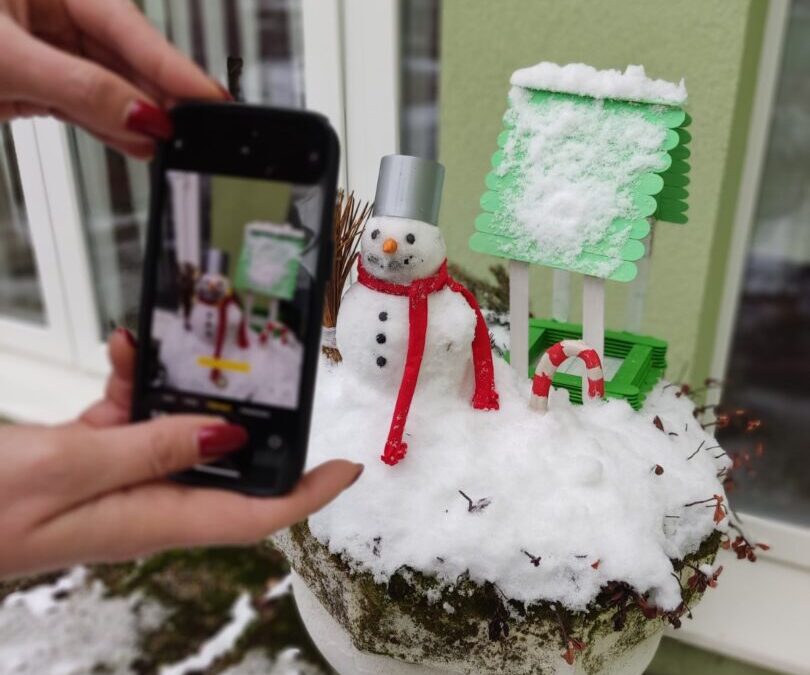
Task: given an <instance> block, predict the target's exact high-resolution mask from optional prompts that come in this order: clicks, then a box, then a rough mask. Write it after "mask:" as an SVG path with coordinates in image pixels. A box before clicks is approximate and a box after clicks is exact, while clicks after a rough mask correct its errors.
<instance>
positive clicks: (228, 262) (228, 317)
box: [150, 171, 323, 410]
mask: <svg viewBox="0 0 810 675" xmlns="http://www.w3.org/2000/svg"><path fill="white" fill-rule="evenodd" d="M322 205H323V203H322V199H321V196H320V190H319V189H318V188H317V187H313V186H298V185H292V184H288V183H281V182H276V181H268V180H256V179H252V178H235V177H231V176H219V175H205V174H199V173H192V172H186V171H169V172H167V175H166V198H165V208H164V213H163V219H162V227H161V236H160V254H159V263H158V271H157V284H156V297H155V305H154V311H153V313H152V355H153V358H152V363H151V373H150V383H151V386H152V388H153V389H155V390H157V391H162V392H166V391H176V392H181V393H182V392H187V393H190V394H195V395H198V396H201V397H213V398H223V399H230V400H233V401H238V402H240V403H241V402H251V403H252V404H254V405H259V406H266V407H273V408H282V409H288V410H294V409H295V408H296V407H297V406H298V400H299V395H300V384H301V372H302V366H303V358H304V342H305V340H306V335H307V330H308V329H309V326H308V325H307V320H308V317H307V307H308V305H309V301H310V297H309V294H310V293H311V292H312V287H313V279H314V275H315V270H316V267H317V265H316V263H317V251H318V240H319V238H320V236H321V232H320V231H319V229H318V228H319V226H320V216H321V209H322Z"/></svg>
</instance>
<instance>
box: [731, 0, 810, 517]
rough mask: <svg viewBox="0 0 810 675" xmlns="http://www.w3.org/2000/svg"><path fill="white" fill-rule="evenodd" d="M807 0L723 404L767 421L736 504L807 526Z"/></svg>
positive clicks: (796, 10) (798, 15) (799, 4)
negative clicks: (760, 451)
mask: <svg viewBox="0 0 810 675" xmlns="http://www.w3.org/2000/svg"><path fill="white" fill-rule="evenodd" d="M808 63H810V0H794V2H793V3H792V10H791V15H790V23H789V26H788V31H787V37H786V42H785V46H784V61H783V63H782V70H781V75H780V80H779V85H778V93H777V99H776V105H775V108H774V112H773V119H772V121H771V130H770V138H769V142H768V149H767V155H766V159H765V166H764V171H763V178H762V184H761V186H760V194H759V202H758V207H757V213H756V218H755V223H754V231H753V235H752V238H751V243H750V245H749V250H748V257H747V261H746V268H745V275H744V281H743V288H742V296H741V299H740V306H739V309H738V315H737V324H736V327H735V331H734V337H733V342H732V348H731V355H730V362H729V367H728V373H727V383H726V387H725V400H726V402H727V403H728V404H729V406H730V407H731V408H732V409H737V408H740V409H743V408H744V409H748V410H750V411H751V414H753V415H754V416H757V417H761V418H762V420H763V427H762V428H761V429H760V430H759V431H758V433H759V435H760V436H761V440H762V441H763V443H764V448H763V450H764V453H763V456H762V457H761V458H758V457H757V456H756V455H757V452H756V441H755V439H754V438H753V437H752V436H751V434H744V433H742V432H733V431H731V430H728V431H726V432H724V433H725V434H727V435H730V436H732V437H733V438H732V443H731V445H732V447H736V448H737V449H740V450H746V449H748V450H749V451H751V456H752V465H751V467H750V469H746V468H745V467H743V468H741V469H740V470H739V471H737V472H736V474H738V476H737V477H736V478H737V480H736V482H737V483H739V484H741V485H740V486H739V487H740V489H738V490H735V491H734V499H735V502H734V503H735V506H736V507H737V508H741V509H746V510H749V511H752V512H755V513H759V514H762V515H766V516H772V517H779V518H785V519H788V520H793V521H795V522H798V523H802V524H804V525H808V524H810V471H808V469H807V466H808V463H807V457H808V453H807V450H808V448H807V444H808V440H807V439H808V438H810V415H808V411H810V79H808V77H807V64H808Z"/></svg>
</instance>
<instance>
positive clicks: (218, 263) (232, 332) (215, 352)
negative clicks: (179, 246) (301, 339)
mask: <svg viewBox="0 0 810 675" xmlns="http://www.w3.org/2000/svg"><path fill="white" fill-rule="evenodd" d="M227 266H228V257H227V254H226V253H225V252H223V251H220V250H218V249H209V251H208V254H207V259H206V266H205V273H204V274H203V275H202V276H201V277H200V278H199V280H197V282H196V285H195V288H194V298H193V302H192V305H191V309H190V311H189V312H188V314H187V318H185V319H184V320H182V321H177V322H176V323H175V324H174V325H173V326H172V328H171V330H170V331H169V332H168V333H167V334H166V335H164V336H163V338H162V339H161V346H160V360H161V362H162V363H163V365H164V367H165V369H166V380H167V382H166V383H167V384H168V385H170V386H173V387H176V388H178V389H183V390H186V391H194V392H199V393H201V394H211V395H216V396H229V397H234V398H246V397H247V396H249V395H250V394H251V393H252V391H253V389H254V388H255V386H254V385H253V384H252V382H251V378H250V377H249V372H250V367H251V366H250V358H249V356H250V354H249V353H250V342H249V339H248V330H247V324H246V321H245V317H244V313H243V312H242V309H241V306H240V303H239V300H238V298H237V296H236V295H235V293H234V292H233V289H232V288H231V283H230V281H229V280H228V277H227V276H226V275H225V272H226V270H227ZM225 362H230V363H235V364H241V366H240V367H241V370H240V369H239V368H237V369H229V370H228V371H227V372H224V371H223V368H222V367H221V364H223V363H225Z"/></svg>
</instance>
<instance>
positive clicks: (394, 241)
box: [336, 217, 476, 394]
mask: <svg viewBox="0 0 810 675" xmlns="http://www.w3.org/2000/svg"><path fill="white" fill-rule="evenodd" d="M361 256H362V261H363V266H364V268H365V269H366V270H367V271H368V272H369V274H370V275H372V276H374V277H376V278H378V279H380V280H381V281H385V282H393V283H396V284H400V285H407V284H410V283H412V282H413V281H414V280H416V279H423V278H427V277H430V276H432V275H433V274H435V273H436V272H437V271H438V269H439V267H440V266H441V264H442V263H443V262H444V259H445V256H446V246H445V244H444V240H443V239H442V236H441V233H440V232H439V229H438V228H437V227H436V226H434V225H429V224H427V223H423V222H421V221H417V220H411V219H408V218H395V217H375V218H372V219H371V220H370V221H369V223H368V225H367V226H366V229H365V233H364V234H363V238H362V242H361ZM475 323H476V315H475V312H474V310H473V309H472V308H471V307H470V305H469V303H468V302H467V300H466V299H465V298H464V297H463V296H462V295H461V294H459V293H455V292H453V291H452V290H450V289H449V288H447V287H445V288H443V289H441V290H438V291H436V292H434V293H431V294H430V295H428V323H427V331H426V333H425V350H424V355H423V357H422V363H421V367H420V370H419V381H418V386H419V388H420V389H424V388H425V387H433V386H435V387H439V388H441V389H442V390H444V391H461V390H463V389H469V390H470V391H469V392H466V393H467V394H468V393H470V392H471V391H472V378H471V377H470V376H469V375H470V373H471V367H472V361H471V356H470V346H471V344H472V341H473V337H474V333H475ZM409 326H410V321H409V300H408V297H407V296H405V295H392V294H388V293H384V292H381V291H378V290H374V289H372V288H368V287H367V286H364V285H362V284H360V283H355V284H353V285H352V287H351V288H350V289H349V291H348V292H347V293H346V295H345V297H344V298H343V300H342V301H341V305H340V313H339V314H338V319H337V327H336V340H337V346H338V349H339V350H340V353H341V355H342V357H343V361H344V363H345V365H346V367H348V368H351V369H352V370H353V371H354V372H355V373H356V374H357V375H359V376H361V377H362V378H363V379H364V380H365V381H367V382H368V383H371V384H373V385H374V386H376V387H379V388H381V389H383V390H386V391H390V392H393V393H394V394H396V392H397V390H398V388H399V385H400V382H401V380H402V373H403V369H404V367H405V357H406V354H407V351H408V337H409Z"/></svg>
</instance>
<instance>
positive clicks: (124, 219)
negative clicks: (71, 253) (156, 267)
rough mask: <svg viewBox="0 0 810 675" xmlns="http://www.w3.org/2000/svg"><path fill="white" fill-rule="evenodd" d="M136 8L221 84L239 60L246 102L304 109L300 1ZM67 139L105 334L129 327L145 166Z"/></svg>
mask: <svg viewBox="0 0 810 675" xmlns="http://www.w3.org/2000/svg"><path fill="white" fill-rule="evenodd" d="M143 6H144V7H145V10H146V12H147V15H148V16H149V18H150V20H152V21H153V22H154V23H155V24H156V25H157V26H158V27H159V28H161V30H164V31H165V32H166V34H167V36H168V37H169V38H170V39H171V40H172V41H173V42H174V43H175V44H176V45H177V46H178V47H179V48H180V49H181V50H182V51H184V52H185V53H186V54H188V55H189V56H190V57H192V58H193V59H194V60H195V61H197V62H198V63H199V64H200V65H201V66H203V67H204V68H205V69H206V70H207V71H208V72H209V73H210V74H211V75H212V76H213V77H216V78H217V79H218V80H219V81H221V82H224V81H225V71H226V58H227V56H240V57H241V58H242V59H243V60H244V69H243V75H242V80H241V88H242V91H243V95H244V97H245V99H246V100H247V101H248V102H251V103H264V104H271V105H279V106H288V107H301V106H303V104H304V79H303V44H302V40H303V38H302V32H301V2H300V0H227V1H226V2H222V3H213V2H212V3H207V2H206V3H202V2H195V1H194V0H150V1H147V2H145V3H143ZM70 134H71V142H72V154H73V162H74V167H75V174H76V176H77V182H78V188H79V194H80V204H81V208H82V211H83V223H84V227H85V233H86V237H87V243H88V250H89V251H90V258H91V262H92V268H93V270H92V273H93V280H94V285H95V290H96V296H97V303H98V307H99V312H100V318H101V324H102V326H103V329H104V331H105V333H106V332H107V331H109V329H110V327H111V326H112V325H113V324H122V325H130V326H134V325H135V323H136V317H137V313H138V301H139V297H140V284H141V265H142V260H143V250H144V248H143V247H144V238H145V230H146V216H147V208H148V200H149V180H148V171H147V166H146V165H145V164H143V163H142V162H137V161H133V160H130V159H127V158H125V157H123V156H122V155H120V154H118V153H117V152H114V151H112V150H110V149H108V148H106V147H104V146H103V145H102V144H101V143H99V142H98V141H96V140H95V139H94V138H92V137H91V136H90V135H88V134H86V133H85V132H83V131H80V130H76V129H71V131H70ZM102 337H103V336H99V338H102Z"/></svg>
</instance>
